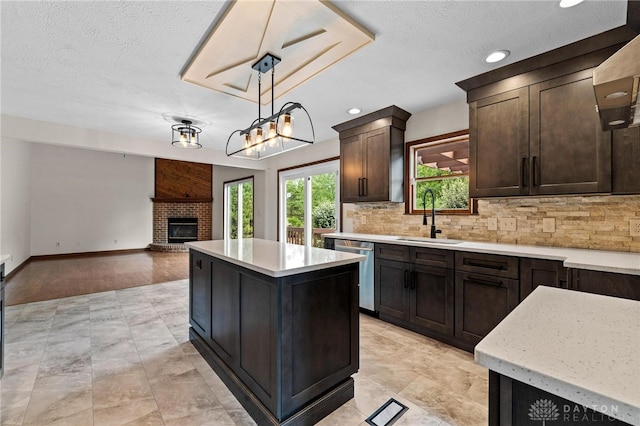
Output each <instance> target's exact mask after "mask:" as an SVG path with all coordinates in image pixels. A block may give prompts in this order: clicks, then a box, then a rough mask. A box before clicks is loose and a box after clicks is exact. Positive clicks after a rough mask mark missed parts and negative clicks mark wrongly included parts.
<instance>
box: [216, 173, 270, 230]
mask: <svg viewBox="0 0 640 426" xmlns="http://www.w3.org/2000/svg"><path fill="white" fill-rule="evenodd" d="M251 176H253V205H254V209H253V236H254V237H256V238H266V237H265V228H266V222H265V215H264V210H265V209H264V208H263V207H262V206H265V205H268V204H269V202H268V201H267V199H266V197H265V194H266V190H265V183H266V179H265V172H264V171H263V170H250V169H238V168H237V167H225V166H213V207H212V209H213V210H212V220H213V223H212V225H211V232H212V236H213V239H214V240H219V239H222V238H224V183H225V182H230V181H234V180H238V179H244V178H248V177H251Z"/></svg>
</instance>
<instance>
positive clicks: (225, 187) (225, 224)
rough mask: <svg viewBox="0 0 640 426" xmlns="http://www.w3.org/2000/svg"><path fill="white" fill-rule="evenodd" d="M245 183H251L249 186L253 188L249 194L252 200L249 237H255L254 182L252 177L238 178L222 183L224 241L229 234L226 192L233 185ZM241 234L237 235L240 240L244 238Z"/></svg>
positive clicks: (227, 196) (227, 195) (227, 197)
mask: <svg viewBox="0 0 640 426" xmlns="http://www.w3.org/2000/svg"><path fill="white" fill-rule="evenodd" d="M245 183H251V186H252V187H253V191H252V192H251V198H252V202H251V205H252V206H253V208H252V210H251V235H252V237H251V238H253V237H254V236H255V198H256V193H255V188H256V187H255V180H254V176H253V175H252V176H248V177H244V178H240V179H234V180H230V181H227V182H223V183H222V200H223V201H222V205H223V212H222V235H223V238H224V239H228V234H229V229H230V226H231V224H230V223H229V221H230V218H229V206H228V205H227V204H228V203H229V194H228V191H229V190H230V189H231V187H232V186H234V185H241V184H245ZM241 234H242V232H240V233H239V234H238V239H242V238H245V237H244V236H243V235H241Z"/></svg>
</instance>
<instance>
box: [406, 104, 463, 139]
mask: <svg viewBox="0 0 640 426" xmlns="http://www.w3.org/2000/svg"><path fill="white" fill-rule="evenodd" d="M409 112H411V111H409ZM468 128H469V105H467V103H466V101H465V100H460V101H456V102H452V103H449V104H445V105H441V106H438V107H435V108H431V109H427V110H424V111H420V112H418V113H415V114H413V115H411V117H409V120H408V121H407V130H405V133H404V140H405V141H407V142H410V141H415V140H418V139H424V138H428V137H431V136H438V135H443V134H445V133H451V132H455V131H458V130H465V129H468Z"/></svg>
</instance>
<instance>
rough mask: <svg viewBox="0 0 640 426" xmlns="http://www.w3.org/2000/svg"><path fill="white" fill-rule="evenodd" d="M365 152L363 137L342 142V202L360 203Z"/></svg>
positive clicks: (346, 139)
mask: <svg viewBox="0 0 640 426" xmlns="http://www.w3.org/2000/svg"><path fill="white" fill-rule="evenodd" d="M363 178H364V176H363V151H362V140H361V135H355V136H351V137H348V138H345V139H341V140H340V201H341V202H343V203H354V202H357V201H360V197H361V195H362V186H363Z"/></svg>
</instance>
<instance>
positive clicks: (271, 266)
mask: <svg viewBox="0 0 640 426" xmlns="http://www.w3.org/2000/svg"><path fill="white" fill-rule="evenodd" d="M185 245H186V246H187V247H189V248H191V249H193V250H197V251H199V252H202V253H205V254H208V255H209V256H213V257H216V258H218V259H222V260H226V261H227V262H230V263H233V264H236V265H239V266H243V267H245V268H247V269H251V270H254V271H256V272H260V273H262V274H265V275H267V276H270V277H276V278H277V277H284V276H288V275H294V274H300V273H303V272H309V271H316V270H320V269H325V268H330V267H334V266H340V265H347V264H350V263H355V262H359V261H361V260H364V259H365V256H362V255H359V254H352V253H344V252H339V251H333V250H325V249H320V248H315V247H305V246H301V245H297V244H289V243H280V242H277V241H271V240H262V239H259V238H243V239H237V240H231V239H229V240H212V241H197V242H192V243H185Z"/></svg>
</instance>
